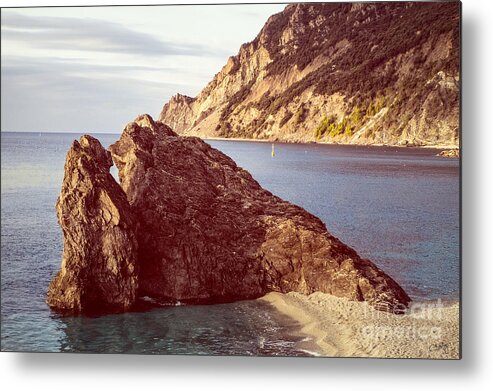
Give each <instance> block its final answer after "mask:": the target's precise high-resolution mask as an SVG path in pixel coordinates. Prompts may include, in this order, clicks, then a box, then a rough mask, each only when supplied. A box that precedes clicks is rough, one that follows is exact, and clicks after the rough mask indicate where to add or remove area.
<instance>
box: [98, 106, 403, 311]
mask: <svg viewBox="0 0 493 391" xmlns="http://www.w3.org/2000/svg"><path fill="white" fill-rule="evenodd" d="M110 151H111V154H112V156H113V159H114V161H115V164H116V166H117V167H118V169H119V176H120V183H121V186H122V188H123V190H124V191H125V193H126V195H127V198H128V201H129V203H130V205H131V209H132V211H133V212H134V213H135V215H136V218H137V219H138V221H139V223H140V227H139V229H138V230H137V240H138V243H139V248H138V262H139V266H140V274H139V294H140V295H142V296H149V297H152V298H156V299H161V300H165V301H171V302H174V301H176V300H179V301H182V302H187V303H201V302H203V303H217V302H226V301H233V300H237V299H247V298H256V297H259V296H262V295H264V294H265V293H267V292H269V291H277V292H290V291H297V292H302V293H306V294H309V293H312V292H315V291H322V292H326V293H331V294H334V295H336V296H340V297H347V298H349V299H351V300H360V301H361V300H366V301H368V302H369V303H371V304H373V305H375V306H378V307H381V308H385V307H388V306H391V307H392V308H393V307H394V306H399V305H400V306H401V308H402V305H407V304H408V302H409V301H410V299H409V297H408V296H407V294H406V293H405V292H404V291H403V290H402V288H401V287H400V286H399V285H398V284H397V283H396V282H395V281H394V280H392V278H390V277H389V276H388V275H387V274H385V273H384V272H383V271H382V270H380V269H379V268H377V267H376V266H375V265H374V264H373V263H371V262H370V261H367V260H363V259H361V258H360V257H359V256H358V254H357V253H356V252H355V251H354V250H353V249H351V248H349V247H348V246H346V245H344V244H343V243H342V242H341V241H339V240H338V239H336V238H335V237H333V236H332V235H330V233H328V232H327V229H326V227H325V225H324V224H323V223H322V221H320V219H318V218H317V217H315V216H313V215H311V214H309V213H308V212H306V211H305V210H303V209H302V208H300V207H298V206H295V205H292V204H290V203H288V202H286V201H283V200H282V199H280V198H278V197H276V196H274V195H272V194H271V193H270V192H269V191H267V190H265V189H263V188H262V187H261V186H260V185H259V184H258V183H257V182H256V181H255V180H254V179H253V178H252V176H251V175H250V174H249V173H248V172H247V171H245V170H243V169H242V168H240V167H238V166H237V165H236V164H235V162H234V161H233V160H231V159H230V158H229V157H228V156H226V155H224V154H223V153H221V152H219V151H218V150H216V149H214V148H212V147H210V146H209V145H208V144H207V143H205V142H203V141H201V140H200V139H198V138H195V137H181V136H178V135H177V134H175V133H174V132H173V131H172V130H171V129H170V128H169V127H168V126H166V125H164V124H162V123H159V122H154V121H153V119H152V118H151V117H150V116H148V115H144V116H140V117H139V118H137V119H136V120H135V122H132V123H130V124H129V125H127V127H126V128H125V130H124V132H123V134H122V135H121V137H120V139H119V140H118V141H117V142H116V143H115V144H113V145H112V146H111V147H110ZM91 233H92V232H91Z"/></svg>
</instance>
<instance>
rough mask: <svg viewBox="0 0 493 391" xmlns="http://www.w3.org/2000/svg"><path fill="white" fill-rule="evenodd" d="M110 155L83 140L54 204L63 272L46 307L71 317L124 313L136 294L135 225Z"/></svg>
mask: <svg viewBox="0 0 493 391" xmlns="http://www.w3.org/2000/svg"><path fill="white" fill-rule="evenodd" d="M112 165H113V162H112V160H111V155H110V153H109V152H108V151H106V150H105V149H104V148H103V147H102V146H101V144H100V143H99V141H98V140H96V139H95V138H93V137H91V136H82V137H81V138H80V141H74V142H73V144H72V146H71V148H70V150H69V151H68V153H67V158H66V161H65V176H64V179H63V184H62V189H61V193H60V196H59V198H58V201H57V204H56V210H57V216H58V222H59V224H60V226H61V227H62V230H63V236H64V248H63V260H62V264H61V270H60V271H59V272H58V274H57V275H56V277H55V278H54V279H53V281H52V282H51V284H50V286H49V288H48V296H47V303H48V304H49V305H50V306H51V307H53V308H54V309H57V310H60V311H67V312H73V313H79V312H102V311H104V312H108V311H125V310H128V309H130V308H131V307H132V306H133V305H134V303H135V299H136V292H137V282H138V281H137V272H138V270H137V267H138V265H137V246H138V244H137V241H136V238H135V229H136V225H137V221H136V220H135V219H134V217H133V213H132V211H131V210H130V206H129V204H128V201H127V199H126V195H125V193H124V192H123V190H122V189H121V187H120V186H119V185H118V183H116V181H115V179H114V178H113V177H112V176H111V175H110V167H111V166H112Z"/></svg>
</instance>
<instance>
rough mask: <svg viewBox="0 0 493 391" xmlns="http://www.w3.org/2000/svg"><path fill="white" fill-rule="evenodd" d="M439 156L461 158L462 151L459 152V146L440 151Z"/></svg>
mask: <svg viewBox="0 0 493 391" xmlns="http://www.w3.org/2000/svg"><path fill="white" fill-rule="evenodd" d="M437 156H442V157H451V158H459V157H460V152H459V149H458V148H457V149H446V150H445V151H441V152H440V153H438V154H437Z"/></svg>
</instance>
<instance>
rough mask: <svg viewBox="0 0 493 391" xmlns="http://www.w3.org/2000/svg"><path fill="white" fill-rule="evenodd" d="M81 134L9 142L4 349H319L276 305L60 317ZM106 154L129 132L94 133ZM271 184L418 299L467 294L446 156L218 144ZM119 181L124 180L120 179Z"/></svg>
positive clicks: (5, 155)
mask: <svg viewBox="0 0 493 391" xmlns="http://www.w3.org/2000/svg"><path fill="white" fill-rule="evenodd" d="M79 136H80V135H76V134H50V133H39V134H38V133H7V132H2V134H1V267H2V269H1V293H2V295H1V317H2V318H1V347H2V350H22V351H72V352H102V353H123V352H126V353H152V354H154V353H161V354H232V355H238V354H246V355H249V354H251V355H307V354H309V353H307V349H308V350H310V349H313V344H312V343H311V342H310V341H309V340H307V338H306V337H305V336H304V335H303V334H302V333H301V332H300V330H299V327H298V325H297V324H296V322H294V321H292V320H291V319H290V318H287V317H285V316H283V315H281V314H279V313H277V312H276V311H275V310H274V309H273V308H272V307H271V306H269V305H268V304H265V303H262V302H259V301H243V302H237V303H231V304H221V305H213V306H179V307H166V308H155V309H153V310H150V311H146V312H133V313H126V314H119V315H108V316H101V317H92V318H91V317H85V316H80V317H60V316H58V315H57V314H55V313H53V312H51V311H50V309H49V308H48V307H47V305H46V304H45V302H44V299H45V295H46V289H47V286H48V283H49V282H50V280H51V279H52V278H53V276H54V275H55V273H56V271H57V270H58V269H59V266H60V260H61V253H62V245H63V243H62V235H61V231H60V228H59V226H58V224H57V221H56V215H55V209H54V205H55V202H56V198H57V196H58V193H59V191H60V185H61V182H62V178H63V165H64V160H65V153H66V151H67V150H68V148H69V146H70V143H71V142H72V141H73V140H74V139H75V138H78V137H79ZM95 136H96V137H98V138H99V139H100V141H101V142H102V144H103V145H105V146H108V145H109V144H111V143H112V142H114V141H116V139H117V138H118V137H119V135H115V134H100V135H95ZM209 143H210V144H211V145H212V146H214V147H215V148H218V149H220V150H221V151H223V152H225V153H226V154H227V155H229V156H230V157H232V158H233V159H234V160H235V161H236V162H237V163H238V165H240V166H242V167H243V168H245V169H247V170H248V171H250V172H251V173H252V175H253V176H254V178H255V179H257V180H258V181H259V182H260V184H261V185H262V186H264V187H265V188H267V189H269V190H270V191H272V192H273V193H274V194H276V195H278V196H280V197H282V198H284V199H286V200H288V201H291V202H293V203H295V204H298V205H300V206H302V207H304V208H305V209H307V210H308V211H309V212H311V213H313V214H315V215H317V216H319V217H320V218H321V219H322V220H323V221H324V222H325V223H326V225H327V228H328V229H329V231H330V232H331V233H332V234H333V235H335V236H337V237H339V238H340V239H341V240H342V241H344V242H345V243H347V244H349V245H350V246H352V247H353V248H355V249H356V250H357V251H358V252H359V254H360V255H361V256H363V257H367V258H369V259H371V260H372V261H374V262H375V263H376V264H377V265H378V266H380V267H381V268H382V269H384V270H385V271H386V272H387V273H389V274H390V275H391V276H392V277H394V278H395V279H396V280H397V281H398V282H399V283H400V284H401V285H402V286H403V287H404V289H405V290H406V291H407V292H408V293H409V294H410V296H411V297H412V298H413V299H415V300H433V299H438V298H440V299H443V300H457V299H458V295H459V281H460V276H459V272H460V270H459V254H460V247H459V239H460V238H459V233H460V231H459V215H460V211H459V210H460V205H459V162H458V160H455V159H446V158H440V157H436V156H435V154H436V153H437V151H436V150H432V149H415V148H390V147H353V146H329V145H318V144H304V145H301V144H300V145H296V144H276V155H275V157H274V158H272V157H271V145H270V144H266V143H253V142H235V141H209ZM113 173H114V174H116V171H115V170H114V171H113Z"/></svg>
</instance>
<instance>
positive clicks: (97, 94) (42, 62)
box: [1, 4, 285, 133]
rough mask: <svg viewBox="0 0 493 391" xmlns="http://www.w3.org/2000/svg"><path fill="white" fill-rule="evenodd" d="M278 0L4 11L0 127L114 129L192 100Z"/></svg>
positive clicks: (275, 9)
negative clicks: (175, 100) (174, 100)
mask: <svg viewBox="0 0 493 391" xmlns="http://www.w3.org/2000/svg"><path fill="white" fill-rule="evenodd" d="M284 7H285V5H283V4H256V5H201V6H148V7H145V6H144V7H142V6H141V7H127V6H125V7H123V6H122V7H65V8H24V9H21V8H15V9H14V8H11V9H5V8H3V9H2V14H1V130H2V131H35V132H38V131H39V132H44V131H46V132H77V133H79V132H104V133H119V132H121V130H122V129H123V127H124V126H125V124H127V123H128V122H130V121H132V120H133V119H134V118H135V117H137V115H139V114H142V113H149V114H151V115H152V116H153V117H154V118H157V117H158V116H159V113H160V111H161V108H162V106H163V105H164V103H166V102H167V101H168V100H169V98H171V96H173V95H175V94H176V93H181V94H186V95H190V96H196V95H197V94H198V93H199V92H200V90H201V89H202V88H204V87H205V85H206V84H207V83H208V82H209V81H210V80H211V79H212V78H213V77H214V75H215V74H216V73H217V72H219V71H220V70H221V68H222V67H223V65H224V64H225V63H226V61H227V59H228V57H229V56H232V55H235V54H237V53H238V50H239V48H240V45H241V44H242V43H245V42H249V41H252V40H253V39H254V38H255V36H256V35H257V34H258V32H259V31H260V29H261V28H262V26H263V25H264V23H265V22H266V21H267V19H268V17H269V16H270V15H272V14H275V13H277V12H280V11H282V10H283V9H284Z"/></svg>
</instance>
